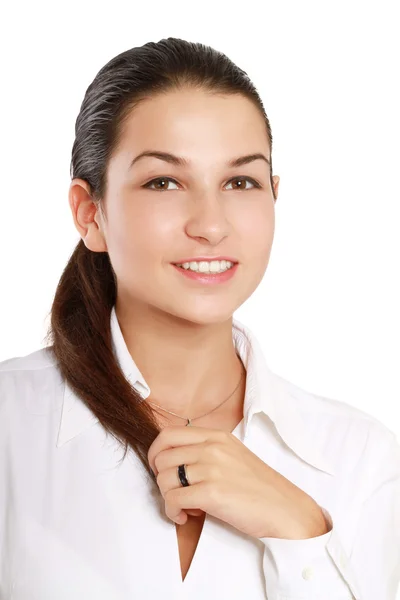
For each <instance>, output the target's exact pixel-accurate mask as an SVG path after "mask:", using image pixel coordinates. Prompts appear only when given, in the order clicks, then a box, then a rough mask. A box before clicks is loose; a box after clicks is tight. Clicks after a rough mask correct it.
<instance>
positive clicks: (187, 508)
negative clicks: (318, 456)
mask: <svg viewBox="0 0 400 600" xmlns="http://www.w3.org/2000/svg"><path fill="white" fill-rule="evenodd" d="M148 459H149V463H150V466H151V468H152V470H153V472H154V474H155V475H156V478H157V484H158V486H159V488H160V491H161V494H162V496H163V498H164V500H165V511H166V514H167V516H168V517H169V518H170V519H172V520H173V521H175V522H176V523H179V524H184V523H185V522H186V520H187V514H198V511H199V510H200V511H204V512H206V513H208V514H210V515H212V516H213V517H216V518H217V519H221V520H222V521H224V522H226V523H229V524H230V525H232V526H233V527H235V528H236V529H238V530H240V531H242V532H243V533H245V534H247V535H250V536H253V537H257V538H261V537H277V538H287V539H303V538H310V537H316V536H319V535H323V534H324V533H327V532H328V531H329V529H328V526H327V523H326V520H325V517H324V514H323V512H322V509H321V507H320V506H318V504H317V503H316V502H315V501H314V500H313V498H311V496H309V495H308V494H306V493H305V492H304V491H303V490H301V489H300V488H298V487H297V486H296V485H294V484H293V483H292V482H291V481H289V480H288V479H286V478H285V477H283V476H282V475H281V474H280V473H278V472H277V471H275V470H274V469H272V468H271V467H269V466H268V465H267V464H266V463H264V462H263V461H262V460H261V459H260V458H259V457H258V456H256V455H255V454H254V453H253V452H251V451H250V450H249V449H248V448H247V447H246V446H245V445H244V444H243V443H242V442H241V441H240V440H238V439H237V438H236V437H235V436H234V435H232V434H231V433H228V432H225V431H221V430H218V429H206V428H203V427H193V426H190V427H182V426H180V427H179V426H178V427H175V426H174V427H165V428H164V429H163V430H162V431H161V432H160V433H159V435H158V436H157V438H156V439H155V440H154V442H153V443H152V445H151V447H150V449H149V452H148ZM181 464H184V465H186V473H187V478H188V480H189V482H190V485H189V486H187V487H182V485H181V483H180V480H179V477H178V465H181ZM192 511H193V512H192Z"/></svg>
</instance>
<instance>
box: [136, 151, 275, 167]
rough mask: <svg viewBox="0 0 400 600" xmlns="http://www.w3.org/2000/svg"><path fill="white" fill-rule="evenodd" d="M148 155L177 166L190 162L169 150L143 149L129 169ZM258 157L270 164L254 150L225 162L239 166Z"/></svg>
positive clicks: (231, 165) (186, 164) (230, 165)
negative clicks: (251, 152) (252, 152)
mask: <svg viewBox="0 0 400 600" xmlns="http://www.w3.org/2000/svg"><path fill="white" fill-rule="evenodd" d="M149 156H150V157H153V158H158V159H160V160H163V161H165V162H168V163H170V164H171V165H175V166H177V167H187V166H189V164H190V161H188V160H187V159H186V158H183V157H182V156H176V155H175V154H171V153H170V152H159V151H158V150H145V151H144V152H141V153H140V154H138V155H137V156H136V157H135V158H134V159H133V160H132V162H131V164H130V165H129V169H131V168H132V167H133V165H134V164H135V163H136V162H137V161H138V160H140V159H142V158H145V157H149ZM258 159H261V160H264V161H265V162H267V163H268V164H269V165H270V166H271V163H270V161H269V160H268V158H267V157H266V156H265V155H264V154H262V153H261V152H256V153H254V154H246V155H245V156H239V157H237V158H233V159H231V160H229V161H228V162H227V163H226V164H227V166H228V167H240V166H242V165H247V164H248V163H251V162H253V161H254V160H258Z"/></svg>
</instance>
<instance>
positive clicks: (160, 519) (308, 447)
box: [0, 308, 400, 600]
mask: <svg viewBox="0 0 400 600" xmlns="http://www.w3.org/2000/svg"><path fill="white" fill-rule="evenodd" d="M111 331H112V340H113V348H114V352H115V354H116V357H117V359H118V361H119V364H120V366H121V368H122V370H123V372H124V374H125V376H126V377H127V379H128V380H129V381H130V382H131V384H132V385H133V386H134V387H135V388H136V389H137V390H138V391H139V392H140V394H141V395H142V397H143V398H147V396H148V395H149V394H150V389H149V387H148V385H147V384H146V381H145V380H144V378H143V376H142V375H141V373H140V372H139V370H138V368H137V366H136V365H135V363H134V361H133V360H132V357H131V356H130V354H129V351H128V349H127V346H126V343H125V341H124V338H123V336H122V332H121V329H120V327H119V323H118V320H117V317H116V313H115V308H113V309H112V312H111ZM232 336H233V340H234V344H235V347H236V350H237V353H238V354H239V355H240V357H241V359H242V361H243V364H244V366H245V367H246V371H247V380H246V394H245V402H244V413H243V414H244V417H243V420H242V421H241V422H240V423H239V425H238V426H237V427H236V429H235V431H234V435H235V436H236V437H237V438H239V439H240V440H241V441H242V443H244V444H246V446H247V447H248V448H249V449H251V451H252V452H254V453H255V454H257V455H258V456H259V457H260V458H261V459H262V460H264V461H265V462H266V463H268V464H269V465H270V466H271V467H272V468H273V469H275V470H277V471H279V472H280V473H281V474H283V475H284V476H285V477H286V478H287V479H289V480H291V481H292V482H293V483H294V484H295V485H297V486H298V487H300V488H301V489H303V490H304V491H305V492H306V493H307V494H309V495H310V496H312V497H313V498H314V500H315V501H316V502H317V503H318V504H319V505H320V506H321V507H322V508H323V509H324V510H325V514H326V516H327V517H328V519H329V522H330V525H331V526H332V529H331V531H329V532H328V533H326V534H324V535H321V536H319V537H315V538H310V539H302V540H288V539H278V538H260V539H257V538H252V537H250V536H247V535H244V534H243V533H241V532H240V531H238V530H236V529H235V528H233V527H231V526H229V525H228V524H226V523H224V522H222V521H220V520H218V519H215V518H213V517H211V516H210V515H206V518H205V522H204V527H203V530H202V533H201V537H200V540H199V543H198V546H197V549H196V552H195V555H194V558H193V561H192V564H191V566H190V568H189V571H188V573H187V575H186V578H185V580H184V581H183V582H182V576H181V570H180V562H179V554H178V543H177V536H176V530H175V523H173V522H172V521H171V520H170V519H169V518H167V517H166V515H165V512H164V500H163V498H162V496H161V494H159V493H155V492H157V490H155V487H156V486H153V484H152V483H151V482H150V480H148V479H147V474H146V472H145V470H144V468H143V465H142V464H141V463H140V461H139V459H138V458H137V457H136V455H135V454H134V453H133V452H131V451H130V452H129V453H128V455H127V458H126V459H125V461H123V462H121V463H119V461H120V459H121V457H122V454H123V449H122V446H121V445H120V444H118V443H117V442H116V440H114V439H113V438H112V437H111V436H109V435H107V434H106V433H105V430H104V429H103V427H102V426H101V425H100V423H99V422H98V420H97V418H96V417H95V416H94V414H93V413H92V412H91V411H90V410H89V409H88V408H86V406H85V404H84V403H83V402H82V401H81V400H80V398H79V397H77V396H76V395H75V394H74V393H73V391H72V390H71V389H70V387H69V386H68V385H66V384H65V381H64V380H63V379H62V378H61V374H60V372H59V370H58V369H57V366H56V363H55V359H54V357H53V356H52V354H51V353H50V352H49V350H48V349H46V348H42V349H40V350H37V351H36V352H33V353H31V354H29V355H27V356H24V357H15V358H11V359H8V360H6V361H3V362H1V363H0V600H92V599H93V600H133V599H138V600H139V599H140V600H146V599H152V600H156V599H157V600H158V599H163V600H169V599H171V600H172V599H174V600H176V599H177V600H178V599H182V600H183V599H188V600H200V599H201V600H214V599H215V600H222V599H225V598H226V599H229V600H265V598H267V599H268V600H299V599H308V600H311V599H312V600H316V599H318V600H321V599H323V600H344V599H345V598H349V599H350V598H356V599H357V600H395V598H396V591H397V589H398V584H399V581H400V445H399V443H398V441H397V439H396V436H395V434H394V433H393V432H392V431H391V430H389V429H388V428H387V427H386V426H384V425H383V424H382V423H380V422H379V421H378V420H376V419H375V418H373V417H372V416H369V415H368V414H366V413H364V412H362V411H360V410H359V409H357V408H355V407H352V406H350V405H347V404H345V403H343V402H339V401H337V400H332V399H329V398H326V397H322V396H317V395H316V394H312V393H310V392H307V391H305V390H303V389H301V388H299V387H298V386H296V385H294V384H292V383H290V382H289V381H287V380H285V379H283V378H282V377H280V376H278V375H276V374H274V373H273V372H272V371H271V370H270V369H269V368H268V366H267V364H266V363H265V360H264V356H263V353H262V350H261V347H260V346H259V344H258V342H257V339H256V338H255V336H254V334H253V333H252V332H251V331H250V330H249V329H248V328H247V327H245V326H244V325H242V324H241V323H239V322H238V321H237V320H235V319H234V321H233V329H232Z"/></svg>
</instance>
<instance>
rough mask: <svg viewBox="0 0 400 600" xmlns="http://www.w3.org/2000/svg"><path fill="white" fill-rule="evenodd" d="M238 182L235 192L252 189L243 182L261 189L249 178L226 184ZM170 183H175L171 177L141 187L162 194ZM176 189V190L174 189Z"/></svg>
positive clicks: (159, 178)
mask: <svg viewBox="0 0 400 600" xmlns="http://www.w3.org/2000/svg"><path fill="white" fill-rule="evenodd" d="M235 181H236V182H240V185H239V187H237V188H236V189H237V190H248V189H252V188H247V187H246V184H245V182H246V181H249V182H250V183H251V184H252V186H253V188H261V185H260V184H259V183H257V181H255V179H252V178H251V177H235V178H233V179H230V180H229V181H228V183H227V185H229V184H231V183H233V182H235ZM169 182H172V183H175V184H176V183H177V182H176V181H175V179H172V177H157V178H156V179H152V180H151V181H149V182H148V183H146V184H145V185H144V186H143V187H144V188H147V189H153V190H156V191H158V192H164V191H168V189H169V188H168V187H167V186H168V183H169ZM165 183H167V185H165ZM153 184H155V185H156V186H157V185H159V184H162V186H161V187H155V188H153V187H151V186H152V185H153ZM176 189H177V188H176Z"/></svg>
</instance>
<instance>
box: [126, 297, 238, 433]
mask: <svg viewBox="0 0 400 600" xmlns="http://www.w3.org/2000/svg"><path fill="white" fill-rule="evenodd" d="M115 308H116V314H117V318H118V322H119V325H120V328H121V331H122V334H123V336H124V340H125V343H126V345H127V348H128V350H129V353H130V354H131V356H132V358H133V360H134V361H135V363H136V365H137V366H138V368H139V370H140V372H141V373H142V375H143V377H144V379H145V380H146V382H147V384H148V385H149V387H150V390H151V393H150V396H149V397H148V399H147V400H148V401H150V402H154V403H156V404H158V405H159V406H160V407H162V408H164V409H166V410H169V411H172V412H175V413H176V414H177V415H180V416H182V417H183V416H186V415H187V416H188V417H190V418H193V419H195V418H196V417H197V416H200V415H202V414H204V413H206V412H208V411H210V410H212V409H214V408H215V407H216V406H217V405H219V404H220V403H221V402H222V401H223V400H224V399H226V398H227V397H228V396H229V394H231V393H232V392H233V390H234V389H235V388H236V386H237V384H238V382H239V379H240V376H241V374H242V373H243V365H242V363H241V360H240V358H239V357H238V355H237V354H236V350H235V347H234V343H233V340H232V318H230V319H229V320H227V321H224V322H223V323H213V324H206V325H204V324H196V323H193V322H189V321H184V320H182V319H178V318H177V317H173V316H171V315H167V314H166V313H162V314H157V315H156V316H155V315H154V313H153V312H152V313H151V314H150V311H145V310H140V312H138V310H137V308H136V307H135V309H134V310H133V309H132V308H131V307H128V306H125V305H124V306H121V305H120V304H118V303H117V304H116V307H115ZM146 313H147V314H146ZM241 383H242V385H240V386H239V388H238V389H237V390H236V392H235V393H234V394H233V396H232V397H231V398H230V399H229V400H227V402H226V403H225V404H224V405H222V406H221V410H222V411H223V412H224V414H228V413H227V412H226V411H229V410H230V411H232V410H233V411H235V413H236V414H237V413H238V411H239V412H240V410H241V408H242V405H243V398H244V389H245V377H243V378H242V382H241ZM243 384H244V385H243ZM164 415H165V413H164ZM167 416H168V415H167ZM172 420H173V422H174V423H176V424H178V423H179V424H182V423H183V422H182V421H181V420H179V419H175V418H174V417H172ZM194 424H196V423H194Z"/></svg>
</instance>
